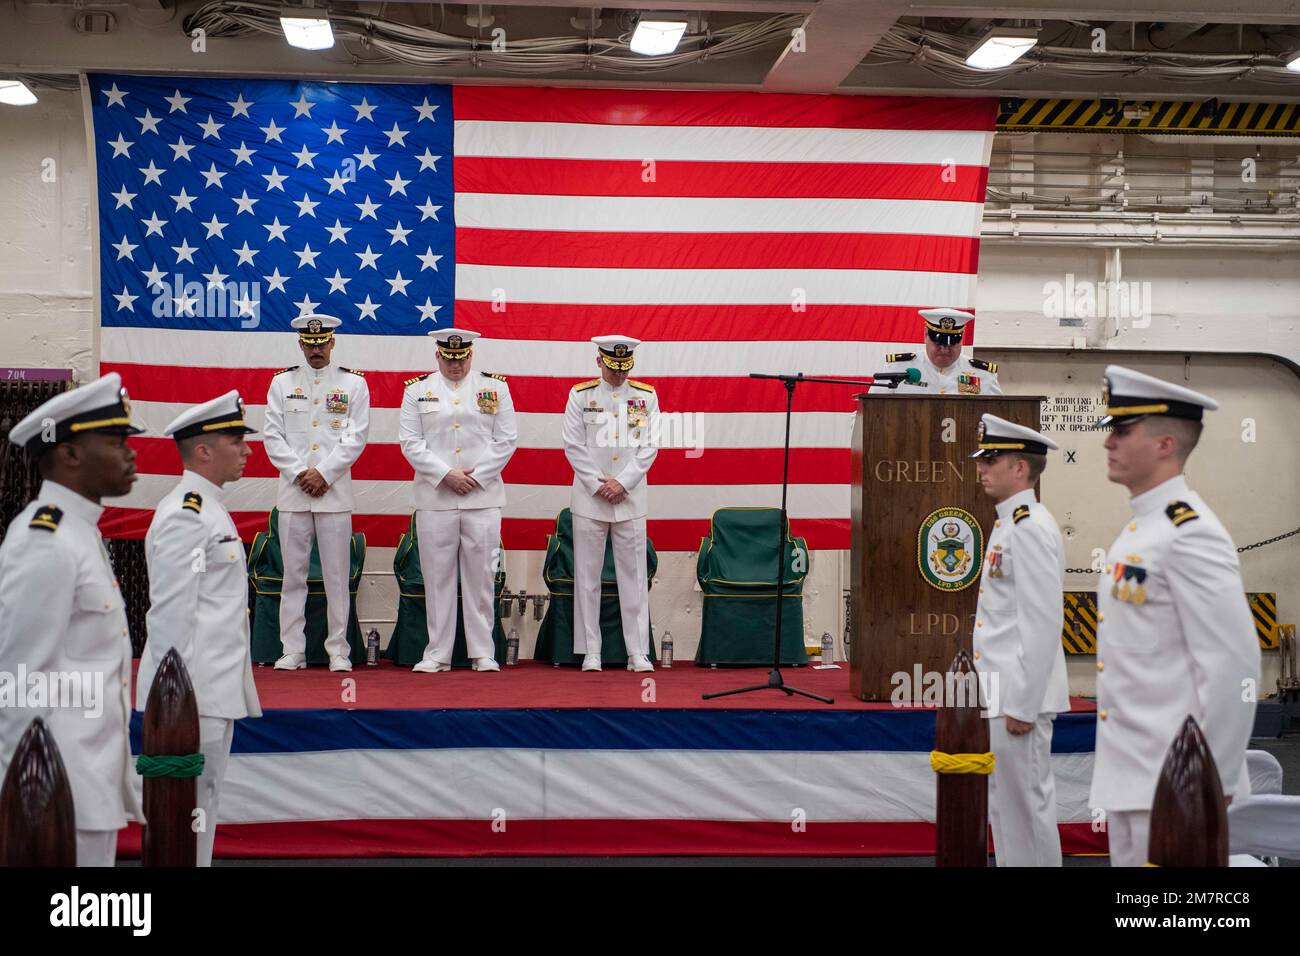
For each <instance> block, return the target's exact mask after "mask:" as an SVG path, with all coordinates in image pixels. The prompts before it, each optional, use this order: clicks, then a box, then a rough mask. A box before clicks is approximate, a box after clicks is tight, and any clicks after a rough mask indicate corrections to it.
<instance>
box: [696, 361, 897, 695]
mask: <svg viewBox="0 0 1300 956" xmlns="http://www.w3.org/2000/svg"><path fill="white" fill-rule="evenodd" d="M749 377H750V378H770V379H775V380H776V381H778V382H781V383H782V384H783V385H784V386H785V460H784V462H783V464H782V468H781V523H780V529H779V544H778V545H777V572H776V631H775V633H774V635H773V637H772V670H771V671H769V672H768V675H767V683H766V684H754V685H752V686H750V687H738V688H736V689H734V690H720V691H714V692H713V693H712V694H705V695H703V699H704V700H713V699H714V698H715V697H729V696H731V695H733V694H748V693H750V692H751V691H756V690H779V691H783V692H784V693H785V695H786V696H787V697H791V696H793V695H795V694H798V695H800V696H801V697H808V698H810V699H812V700H818V701H821V702H822V703H823V704H833V703H835V699H834V698H833V697H823V696H821V695H820V694H814V693H813V692H812V691H807V690H800V689H799V688H798V687H790V686H789V685H787V684H786V682H785V681H784V680H783V679H782V677H781V601H782V599H783V598H784V597H785V595H784V594H783V593H782V592H783V591H784V590H785V562H786V537H787V534H788V528H789V518H788V516H787V515H786V496H787V494H788V492H789V488H790V417H791V413H792V412H793V409H794V389H795V386H796V385H798V384H799V383H800V382H822V383H825V384H828V385H865V386H866V387H867V388H868V389H869V388H871V386H873V385H880V384H886V386H887V387H888V388H898V382H888V383H880V382H877V381H876V380H875V379H874V378H873V379H871V380H870V381H865V382H861V381H851V380H848V379H842V378H809V377H805V376H804V374H803V373H802V372H800V373H799V374H798V375H765V374H763V373H761V372H751V373H750V375H749Z"/></svg>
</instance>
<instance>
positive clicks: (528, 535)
mask: <svg viewBox="0 0 1300 956" xmlns="http://www.w3.org/2000/svg"><path fill="white" fill-rule="evenodd" d="M230 517H231V518H233V519H234V522H235V526H236V527H237V528H238V529H239V536H240V537H241V538H242V539H243V540H244V541H252V540H253V536H254V535H255V534H257V532H259V531H265V530H266V522H267V512H265V511H232V512H231V513H230ZM152 520H153V510H152V509H150V508H117V507H112V506H109V507H107V508H105V509H104V514H103V515H102V516H101V517H100V519H99V530H100V531H101V533H103V535H104V537H106V538H137V539H138V538H143V537H144V536H145V533H146V532H147V531H148V530H149V522H151V521H152ZM409 524H410V516H409V515H370V514H354V515H353V516H352V530H353V532H358V531H359V532H361V533H362V534H364V535H365V536H366V544H367V545H368V546H369V547H372V548H393V547H396V546H397V539H398V538H399V537H401V535H402V533H403V532H405V531H406V529H407V526H408V525H409ZM790 526H791V529H792V530H793V532H794V534H795V536H796V537H802V538H807V539H808V547H809V548H812V549H814V550H818V549H831V550H837V551H843V550H847V549H848V547H849V519H847V518H795V519H794V520H793V521H791V522H790ZM554 530H555V522H554V521H553V520H551V519H547V518H506V519H504V520H503V521H502V522H501V537H502V539H503V540H504V541H505V546H506V548H507V549H509V550H516V551H544V550H545V549H546V536H547V535H548V534H550V533H551V532H553V531H554ZM647 534H648V535H649V537H650V540H651V541H652V542H653V543H654V546H655V549H656V550H659V551H694V550H695V549H696V548H698V547H699V546H700V539H701V538H704V537H707V536H708V534H709V521H708V519H707V518H698V519H696V518H690V519H687V518H682V519H662V518H661V519H655V518H651V519H650V520H649V521H648V522H647Z"/></svg>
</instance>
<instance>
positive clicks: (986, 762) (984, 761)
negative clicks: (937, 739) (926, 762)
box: [930, 750, 993, 774]
mask: <svg viewBox="0 0 1300 956" xmlns="http://www.w3.org/2000/svg"><path fill="white" fill-rule="evenodd" d="M930 769H931V770H933V771H934V772H935V773H982V774H990V773H992V772H993V754H992V753H984V754H946V753H944V752H943V751H941V750H931V751H930Z"/></svg>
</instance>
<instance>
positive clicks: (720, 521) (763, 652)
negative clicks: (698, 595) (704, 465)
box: [695, 508, 809, 666]
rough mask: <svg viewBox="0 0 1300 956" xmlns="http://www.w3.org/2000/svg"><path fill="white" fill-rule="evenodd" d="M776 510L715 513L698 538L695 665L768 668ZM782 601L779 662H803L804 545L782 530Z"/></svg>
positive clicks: (773, 612)
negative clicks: (700, 607) (700, 600)
mask: <svg viewBox="0 0 1300 956" xmlns="http://www.w3.org/2000/svg"><path fill="white" fill-rule="evenodd" d="M780 522H781V509H780V508H719V509H718V510H717V511H715V512H714V513H713V518H712V519H711V520H710V522H709V536H708V537H707V538H702V539H701V540H700V553H699V555H698V556H697V557H696V561H695V578H696V580H697V581H698V582H699V584H700V589H701V590H702V591H703V592H704V612H703V615H702V620H701V624H700V644H699V649H698V650H697V651H696V654H695V662H696V663H697V664H745V665H753V666H758V665H763V664H771V663H772V639H773V636H774V634H773V632H774V631H775V628H776V579H777V573H778V564H777V560H778V553H779V550H778V546H777V532H778V526H779V524H780ZM784 531H785V534H784V538H785V542H786V547H785V551H786V554H787V556H788V558H789V561H790V563H789V564H788V565H787V566H786V569H785V585H784V587H783V588H782V597H781V663H782V664H785V665H800V664H806V663H807V660H808V658H807V652H806V651H805V650H804V633H803V584H804V579H805V578H806V577H807V575H808V560H809V559H808V543H807V542H806V541H805V540H804V539H803V538H792V537H791V536H790V527H789V521H788V520H787V521H786V526H785V529H784Z"/></svg>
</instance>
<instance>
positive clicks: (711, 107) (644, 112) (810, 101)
mask: <svg viewBox="0 0 1300 956" xmlns="http://www.w3.org/2000/svg"><path fill="white" fill-rule="evenodd" d="M451 96H452V100H451V102H452V110H453V112H454V114H455V117H456V120H457V122H462V121H465V120H488V121H496V122H514V123H598V124H609V125H615V126H719V127H722V126H757V127H795V128H807V129H880V130H973V131H979V132H989V131H991V130H992V129H993V121H994V119H995V117H996V115H997V106H998V101H997V100H996V99H993V98H974V97H970V98H968V97H938V96H936V97H926V98H925V99H924V100H917V99H916V98H914V97H907V96H817V95H806V94H798V93H762V94H756V93H746V92H727V93H714V92H685V91H678V90H591V89H566V88H564V87H531V86H510V87H503V86H455V87H453V88H452V91H451ZM459 161H460V158H459V157H457V162H459Z"/></svg>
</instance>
